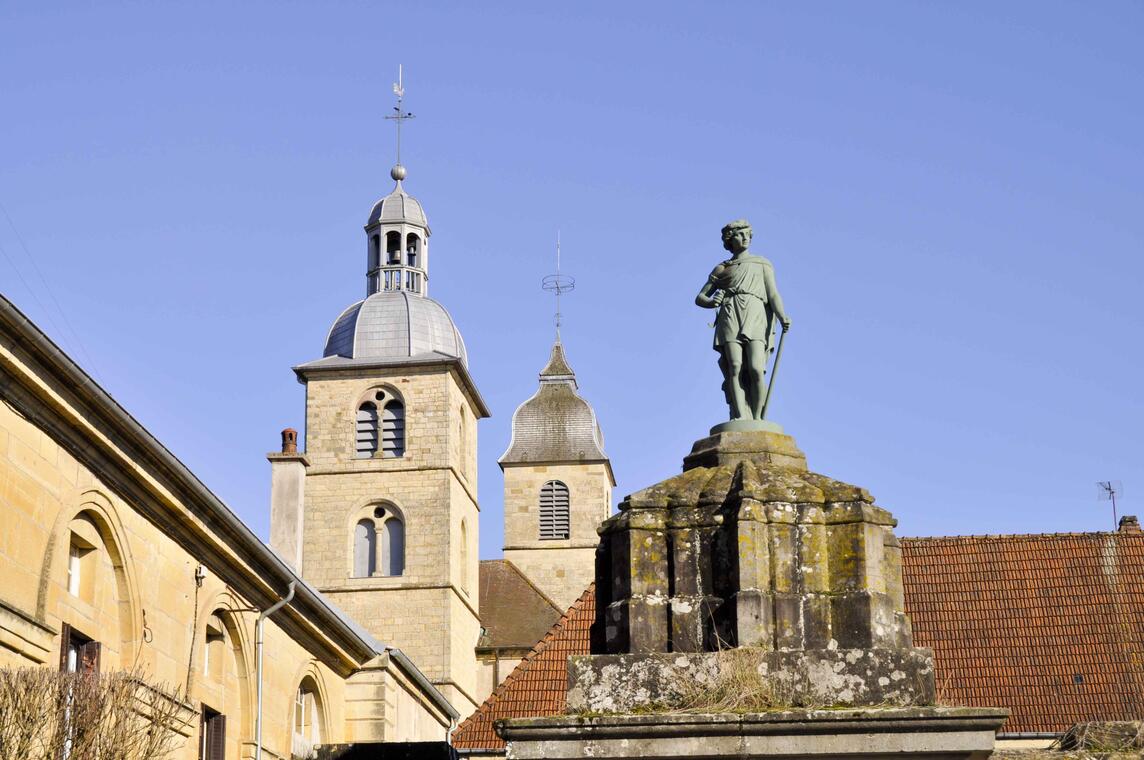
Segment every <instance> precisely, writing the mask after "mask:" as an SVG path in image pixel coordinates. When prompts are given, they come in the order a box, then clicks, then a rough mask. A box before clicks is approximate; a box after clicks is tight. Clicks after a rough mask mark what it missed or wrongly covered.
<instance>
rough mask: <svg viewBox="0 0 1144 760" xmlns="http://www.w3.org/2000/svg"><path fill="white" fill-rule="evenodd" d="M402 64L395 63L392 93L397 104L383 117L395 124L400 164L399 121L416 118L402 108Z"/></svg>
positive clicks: (403, 86) (398, 161)
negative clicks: (395, 69)
mask: <svg viewBox="0 0 1144 760" xmlns="http://www.w3.org/2000/svg"><path fill="white" fill-rule="evenodd" d="M402 68H403V67H402V65H401V64H400V63H399V64H397V81H396V82H394V83H393V94H394V95H396V96H397V105H395V106H394V107H393V111H394V112H393V113H392V114H391V115H389V116H386V117H385V118H386V119H388V120H390V121H393V122H395V123H396V124H397V165H398V166H401V122H403V121H407V120H409V119H415V118H417V117H416V116H414V115H413V114H411V113H409V112H408V111H404V110H402V101H403V100H404V99H405V85H404V83H403V71H402Z"/></svg>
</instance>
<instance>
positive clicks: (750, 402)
mask: <svg viewBox="0 0 1144 760" xmlns="http://www.w3.org/2000/svg"><path fill="white" fill-rule="evenodd" d="M750 244H751V225H750V224H749V223H748V222H747V221H746V220H745V219H737V220H735V221H733V222H731V223H729V224H728V225H726V226H725V227H723V247H724V248H726V249H727V250H728V251H730V252H731V254H732V255H731V258H729V259H727V260H726V261H724V262H722V263H721V264H719V265H718V266H717V267H715V268H714V269H713V270H711V275H710V276H709V277H708V278H707V282H706V283H705V284H704V285H703V287H702V288H701V289H700V290H699V295H697V296H695V303H696V304H697V305H699V306H702V307H703V308H705V309H718V310H719V311H718V313H717V314H716V317H715V350H716V351H718V352H719V369H720V370H722V372H723V392H724V393H725V394H726V396H727V405H728V406H729V407H730V409H731V419H732V420H762V419H763V415H764V413H765V410H766V402H767V397H768V395H769V393H768V391H767V389H766V388H765V387H764V385H763V378H764V377H765V376H766V373H767V358H768V356H769V355H770V353H771V351H772V350H774V347H775V332H776V327H777V324H776V323H779V322H781V323H782V326H783V333H784V334H785V333H786V331H787V330H789V329H790V318H789V317H788V316H787V314H786V310H785V309H783V301H782V298H781V297H780V296H779V290H778V287H777V286H776V285H775V268H774V266H772V265H771V262H769V261H767V260H766V259H765V258H763V257H762V256H755V255H753V254H751V253H750V252H749V251H748V250H747V248H748V247H749V246H750ZM776 363H777V362H776ZM772 380H773V377H772Z"/></svg>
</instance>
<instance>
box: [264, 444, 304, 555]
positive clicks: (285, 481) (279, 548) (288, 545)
mask: <svg viewBox="0 0 1144 760" xmlns="http://www.w3.org/2000/svg"><path fill="white" fill-rule="evenodd" d="M266 458H267V459H268V460H270V548H271V549H273V550H274V551H276V552H278V555H279V556H281V557H282V559H284V560H286V562H287V563H288V564H289V565H290V566H291V567H293V568H294V570H295V571H296V572H299V573H300V572H302V507H303V504H304V503H305V499H304V497H305V493H306V468H307V467H309V466H310V462H309V460H307V459H306V456H305V455H304V454H299V453H298V431H297V430H295V429H293V428H286V429H285V430H283V431H282V450H281V451H275V452H271V453H270V454H267V455H266Z"/></svg>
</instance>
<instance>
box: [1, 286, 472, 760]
mask: <svg viewBox="0 0 1144 760" xmlns="http://www.w3.org/2000/svg"><path fill="white" fill-rule="evenodd" d="M0 401H2V403H0V524H2V525H3V530H0V667H19V666H29V665H32V666H47V667H59V668H61V669H64V670H77V669H85V670H104V671H107V670H115V669H130V668H132V667H140V668H142V669H143V671H144V672H145V673H146V674H147V676H148V679H149V680H150V681H151V682H153V683H157V684H163V685H165V686H166V687H167V688H168V689H169V690H170V691H171V692H172V693H174V692H176V691H179V690H182V691H184V692H185V694H186V697H185V698H184V699H183V700H182V701H183V703H184V704H183V705H182V706H181V707H182V709H183V711H184V712H186V713H187V719H186V722H185V725H184V730H183V733H184V735H185V739H186V740H185V742H184V743H183V745H182V748H181V749H180V751H179V753H178V756H179V757H185V758H196V757H204V758H210V760H215V759H216V758H225V759H226V760H236V759H237V758H248V757H253V756H255V754H256V749H255V737H256V736H257V735H259V733H260V732H261V735H262V746H263V749H264V752H263V753H262V754H263V756H264V757H290V756H291V755H292V754H294V755H298V756H304V755H305V754H306V750H307V748H308V747H309V746H310V745H312V744H328V743H342V742H363V741H412V740H426V741H432V740H436V741H443V740H444V739H445V738H446V735H447V732H448V730H449V728H450V726H451V725H452V724H453V722H454V721H455V720H456V718H457V717H458V712H457V710H455V709H454V708H453V707H452V706H451V704H450V702H449V700H448V699H447V698H446V697H445V696H444V695H443V694H442V693H441V692H440V691H439V690H438V689H436V688H435V687H434V686H433V685H432V684H431V683H430V681H429V680H428V678H426V676H425V674H423V673H422V672H421V671H420V670H419V669H418V668H417V666H415V665H414V664H413V661H412V660H411V659H410V658H409V657H408V656H407V655H406V654H405V653H404V652H402V651H401V650H400V648H398V647H395V646H393V645H392V644H390V645H384V644H381V643H379V642H378V640H377V639H375V638H374V637H373V636H371V635H370V634H369V633H368V632H367V631H365V630H364V629H363V628H362V627H361V626H359V625H358V624H357V623H355V622H354V621H353V620H352V619H351V618H350V617H348V616H347V615H346V614H345V613H344V612H342V611H341V610H339V609H338V608H337V607H335V606H334V605H333V604H331V602H330V601H329V599H328V598H327V597H325V596H323V595H322V594H321V593H319V592H318V591H317V590H316V589H315V588H314V587H313V586H312V585H311V584H309V583H307V582H306V581H304V580H303V579H302V578H301V577H299V575H298V574H297V573H296V571H295V570H294V569H292V568H291V567H290V566H289V565H288V564H287V563H286V562H284V561H283V560H282V559H281V558H279V557H278V556H276V554H275V553H274V552H272V551H270V550H269V549H268V548H267V547H266V545H265V544H263V543H262V542H261V541H259V540H258V538H257V537H256V536H255V535H254V534H253V533H252V532H251V531H250V529H249V528H247V527H246V526H245V525H244V524H243V523H242V522H241V521H240V520H239V519H238V518H237V517H236V516H235V515H234V513H232V512H231V511H230V509H228V508H227V506H226V505H225V504H223V503H222V502H221V501H219V499H218V498H217V497H216V496H215V495H214V494H212V493H211V491H210V490H209V489H208V488H207V487H206V486H205V485H203V483H202V482H201V481H200V480H199V479H198V478H197V477H195V475H194V474H193V473H191V472H190V471H189V470H188V469H187V468H186V467H185V466H184V465H183V464H182V463H181V462H179V460H177V459H176V458H175V457H174V456H173V455H172V454H171V453H170V452H169V451H168V450H167V449H166V448H164V447H163V445H162V444H161V443H160V442H159V441H157V440H156V439H155V438H154V437H153V436H152V435H151V434H150V433H148V432H147V430H145V429H144V428H143V427H142V426H141V425H140V424H139V423H138V422H136V421H135V420H134V419H133V418H132V417H131V415H130V414H129V413H128V412H127V411H126V410H125V409H123V408H122V407H121V406H120V405H119V404H117V403H116V402H115V401H114V399H112V398H111V397H110V396H109V395H108V394H107V393H106V392H105V391H104V390H103V389H102V388H100V387H99V386H98V385H97V384H96V383H95V382H94V381H93V380H92V379H91V378H90V377H89V376H88V375H87V374H86V373H84V372H83V370H82V369H80V368H79V367H78V366H77V365H76V364H75V363H74V362H73V361H72V360H71V359H70V358H69V357H68V356H67V355H65V354H64V353H63V352H62V351H61V350H60V349H59V348H58V347H57V346H55V344H53V343H52V342H51V341H50V340H49V339H48V338H47V337H46V336H45V335H44V334H43V333H42V332H41V331H40V330H39V329H38V328H37V327H36V326H35V325H33V324H32V323H31V322H30V321H28V319H27V318H26V317H24V315H23V314H21V313H20V312H19V311H18V310H17V309H16V308H15V307H14V306H13V305H12V304H11V303H9V302H8V301H7V300H4V299H2V298H0ZM283 598H289V601H288V602H287V603H286V604H285V605H284V606H282V607H281V608H280V609H279V610H278V611H277V612H275V613H274V614H273V615H272V616H270V617H269V618H268V619H267V621H266V623H265V630H264V642H265V643H264V653H263V662H264V666H263V673H262V678H261V687H260V682H259V677H258V676H259V673H258V651H257V638H256V629H257V620H258V618H259V616H260V613H261V612H263V611H266V610H268V609H269V608H271V607H272V606H273V605H275V604H276V603H277V602H279V601H280V600H282V599H283ZM260 692H261V704H262V717H261V720H260V719H259V715H258V709H257V708H258V704H259V693H260ZM208 731H214V736H213V739H214V740H215V742H216V743H217V747H218V748H219V749H221V752H219V753H215V754H212V753H211V752H209V751H207V750H206V749H204V747H203V746H202V742H203V740H204V739H205V738H206V736H207V733H208ZM220 731H222V733H221V734H220Z"/></svg>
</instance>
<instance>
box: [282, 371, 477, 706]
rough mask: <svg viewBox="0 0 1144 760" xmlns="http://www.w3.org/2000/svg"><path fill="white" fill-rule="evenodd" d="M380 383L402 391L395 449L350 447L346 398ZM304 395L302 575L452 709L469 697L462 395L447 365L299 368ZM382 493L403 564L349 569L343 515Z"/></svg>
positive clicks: (472, 450) (470, 553)
mask: <svg viewBox="0 0 1144 760" xmlns="http://www.w3.org/2000/svg"><path fill="white" fill-rule="evenodd" d="M381 387H386V388H389V389H393V390H396V391H397V393H398V394H400V396H401V397H402V399H403V401H404V403H405V418H406V427H405V454H404V456H402V457H399V458H393V459H381V458H373V459H357V458H355V457H354V441H355V425H356V413H357V407H358V405H359V403H360V402H361V401H362V400H364V399H365V398H366V397H367V394H369V393H370V391H371V390H372V389H375V388H381ZM306 396H307V408H306V456H307V458H308V459H309V461H310V467H309V469H308V472H307V477H306V484H305V508H304V519H303V551H302V575H303V577H304V578H305V579H306V580H307V581H309V582H310V583H313V584H314V585H315V586H317V587H318V589H319V590H321V591H322V592H323V593H325V594H327V595H328V596H329V597H330V598H331V599H332V600H333V601H334V602H335V603H336V604H337V605H338V606H339V607H340V608H341V609H343V610H344V611H345V612H346V613H348V614H349V615H350V617H352V618H353V619H354V620H356V621H358V622H359V623H360V624H361V625H362V626H363V627H364V628H365V629H366V630H367V631H369V632H370V633H371V634H372V635H373V636H375V637H376V638H377V639H378V640H379V641H382V642H384V643H386V644H391V645H393V646H396V647H398V648H400V649H401V650H403V651H404V652H405V653H406V654H407V655H409V657H410V658H411V659H412V660H413V661H414V662H416V663H417V665H418V667H419V668H421V669H422V671H424V673H425V674H426V676H428V677H429V679H430V680H432V681H433V682H434V684H436V685H438V686H439V688H441V690H442V692H443V693H445V695H446V696H447V697H449V698H450V700H452V701H453V703H454V705H456V706H457V707H458V708H459V709H460V710H461V711H462V712H464V711H465V709H466V705H467V704H472V703H473V699H474V694H475V687H476V664H475V661H474V658H473V646H474V644H475V642H476V640H477V638H478V636H479V634H480V621H479V618H478V599H477V584H476V578H477V572H478V551H477V538H478V532H479V508H478V506H477V492H476V448H477V439H476V421H477V412H476V411H475V409H474V405H473V402H472V400H470V399H469V398H468V396H467V395H466V393H465V391H464V390H463V388H462V386H461V385H460V383H459V382H458V381H457V379H456V377H454V375H453V373H452V372H451V371H450V370H449V369H448V367H447V366H446V367H441V366H438V367H435V368H429V369H419V368H408V367H406V368H393V369H392V370H386V369H370V370H364V371H360V370H359V371H355V372H354V374H353V375H352V376H351V375H349V374H348V373H344V372H339V373H336V374H334V373H331V374H330V375H329V376H328V377H326V376H316V375H311V376H310V377H309V379H308V382H307V394H306ZM462 420H463V421H462ZM383 502H384V503H387V504H389V505H392V506H393V507H396V509H397V511H398V512H399V513H400V514H401V516H402V518H403V521H404V524H405V570H404V573H403V574H402V575H400V576H395V577H387V576H375V577H370V578H354V577H352V570H353V529H354V525H355V523H356V521H357V519H358V518H359V516H360V515H362V514H363V511H364V512H368V511H369V507H370V506H371V505H374V504H380V503H383ZM462 521H463V522H464V524H465V530H464V533H465V535H466V546H465V547H464V548H462V545H461V535H462V528H461V526H462ZM472 706H475V704H473V705H472Z"/></svg>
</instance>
